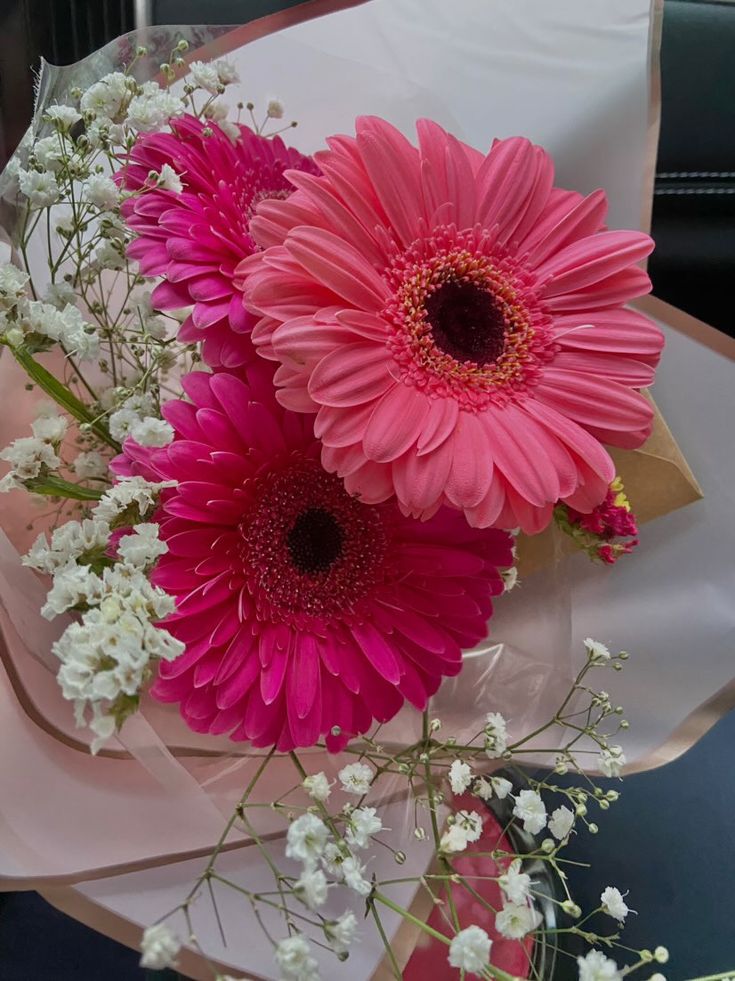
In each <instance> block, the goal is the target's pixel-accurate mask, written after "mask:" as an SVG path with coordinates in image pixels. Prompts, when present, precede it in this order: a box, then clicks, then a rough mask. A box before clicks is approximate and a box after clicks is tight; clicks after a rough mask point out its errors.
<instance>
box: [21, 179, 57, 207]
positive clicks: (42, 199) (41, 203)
mask: <svg viewBox="0 0 735 981" xmlns="http://www.w3.org/2000/svg"><path fill="white" fill-rule="evenodd" d="M18 183H19V185H20V189H21V192H22V193H23V194H25V196H26V197H27V198H28V203H29V204H30V206H31V207H32V208H48V207H49V206H50V205H52V204H55V203H56V201H58V200H59V197H60V195H61V192H60V190H59V185H58V184H57V183H56V178H55V177H54V175H53V174H50V173H49V172H48V171H45V172H44V173H39V171H37V170H20V171H19V172H18Z"/></svg>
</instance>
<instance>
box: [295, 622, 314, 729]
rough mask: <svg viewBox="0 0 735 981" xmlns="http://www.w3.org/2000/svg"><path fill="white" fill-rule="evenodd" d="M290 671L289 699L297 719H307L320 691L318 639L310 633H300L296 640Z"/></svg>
mask: <svg viewBox="0 0 735 981" xmlns="http://www.w3.org/2000/svg"><path fill="white" fill-rule="evenodd" d="M292 659H293V660H292V664H291V669H290V672H289V684H288V700H289V706H290V704H291V703H292V704H293V708H294V711H295V714H296V718H297V719H305V718H306V716H307V715H308V714H309V712H310V711H311V709H312V706H313V705H314V699H315V698H316V696H317V693H318V691H319V652H318V647H317V642H316V639H315V638H314V637H313V636H312V635H311V634H308V633H303V634H299V635H298V636H297V637H296V638H295V641H294V650H293V653H292Z"/></svg>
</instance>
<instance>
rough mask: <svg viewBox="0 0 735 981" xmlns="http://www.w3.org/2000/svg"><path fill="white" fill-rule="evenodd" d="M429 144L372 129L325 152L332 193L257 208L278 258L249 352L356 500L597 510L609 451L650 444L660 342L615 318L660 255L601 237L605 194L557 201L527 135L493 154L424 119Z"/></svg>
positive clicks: (304, 192)
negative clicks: (648, 262) (650, 397)
mask: <svg viewBox="0 0 735 981" xmlns="http://www.w3.org/2000/svg"><path fill="white" fill-rule="evenodd" d="M418 136H419V148H418V149H416V148H415V147H414V146H412V145H411V144H410V143H409V142H408V140H406V138H405V137H404V136H402V135H401V134H400V133H399V132H398V131H397V130H396V129H394V128H393V127H392V126H390V125H389V124H388V123H386V122H384V121H383V120H380V119H375V118H364V119H360V120H358V122H357V136H356V138H354V139H353V138H350V137H346V136H338V137H334V138H332V139H330V140H329V141H328V144H329V150H327V151H324V152H320V153H318V154H316V156H315V160H316V161H317V163H318V164H319V166H320V168H321V170H322V176H319V177H315V176H313V175H311V174H290V175H289V177H290V179H291V181H292V183H294V184H295V185H296V186H297V188H298V190H297V191H296V193H295V194H293V195H292V196H291V197H290V198H289V199H288V200H287V201H277V202H276V201H272V202H265V203H264V204H262V205H261V206H260V208H259V210H258V215H257V216H256V218H255V219H254V220H253V223H252V230H253V235H254V236H255V239H256V241H257V242H258V243H259V244H260V245H261V246H263V248H264V249H266V251H265V252H262V253H259V254H258V255H257V256H253V257H252V258H251V259H246V260H245V261H244V262H243V263H242V264H241V266H240V269H239V271H238V272H239V275H240V276H241V277H242V278H243V279H244V281H245V282H244V286H245V290H246V304H247V306H248V308H249V309H251V310H253V311H256V312H257V313H259V314H260V315H261V320H260V322H259V323H258V325H257V326H256V328H255V330H254V331H253V340H254V342H255V344H256V346H257V347H258V349H259V352H260V353H261V354H263V355H264V356H265V357H267V358H270V359H273V360H276V361H280V362H281V367H279V369H278V371H277V373H276V376H275V380H276V383H277V385H279V386H280V389H281V390H280V392H279V399H280V400H281V401H282V403H283V404H284V405H287V406H288V407H289V408H292V409H296V410H298V411H300V412H312V413H316V414H317V415H316V423H315V432H316V435H317V436H318V437H319V438H320V439H321V440H322V442H323V446H324V449H323V451H322V462H323V464H324V466H325V468H326V469H327V470H329V471H332V472H335V473H337V474H339V475H340V476H341V477H343V478H344V480H345V485H346V487H347V489H348V490H349V492H350V493H354V494H359V495H360V496H361V497H362V499H363V500H365V501H368V502H377V501H382V500H385V499H387V498H388V497H390V496H391V495H392V494H393V493H395V494H396V496H397V498H398V501H399V503H400V505H401V507H402V508H403V509H404V510H405V511H406V512H407V513H410V514H413V515H417V516H422V517H426V516H427V515H431V514H433V513H434V512H435V511H436V509H437V508H438V507H439V506H440V505H442V504H448V505H451V506H452V507H455V508H459V509H461V510H462V511H464V513H465V515H466V516H467V519H468V521H469V522H470V523H471V524H472V525H476V526H489V525H496V526H499V527H505V528H512V527H515V526H520V527H522V528H523V529H524V530H525V531H528V532H536V531H538V530H540V529H541V528H542V527H544V525H545V524H546V523H547V522H548V521H549V519H550V517H551V512H552V506H553V504H554V503H555V502H556V501H558V500H564V501H566V502H568V503H569V504H570V505H571V506H572V507H575V508H577V509H578V510H580V511H587V510H590V509H591V508H592V507H594V506H595V505H596V504H598V503H599V502H600V501H601V500H603V498H604V497H605V494H606V493H607V488H608V485H609V483H610V481H611V480H612V479H613V477H614V468H613V465H612V462H611V460H610V458H609V456H608V454H607V452H606V451H605V450H604V448H603V447H602V445H601V443H610V444H612V445H615V446H624V447H634V446H638V445H639V444H640V443H642V442H643V440H644V439H645V438H646V436H647V435H648V434H649V432H650V429H651V421H652V411H651V407H650V405H649V403H648V402H647V400H646V399H645V398H644V397H643V396H642V395H641V394H640V392H639V391H638V390H639V389H640V388H642V387H644V386H647V385H649V384H650V383H651V381H652V380H653V377H654V369H655V366H656V364H657V362H658V359H659V355H660V352H661V348H662V344H663V339H662V335H661V333H660V331H659V330H658V329H657V328H656V327H655V326H654V325H653V324H652V323H651V322H650V321H648V320H647V319H646V318H645V317H643V316H641V315H640V314H638V313H635V312H632V311H630V310H625V309H623V308H622V304H624V303H625V302H627V301H628V300H630V299H632V298H633V297H635V296H638V295H640V294H642V293H645V292H647V291H648V289H649V287H650V282H649V279H648V276H647V275H646V273H645V272H644V271H643V270H642V269H641V268H639V267H638V266H637V265H636V263H638V262H639V261H640V260H641V259H643V258H644V257H645V256H646V255H647V254H648V253H649V252H650V251H651V248H652V242H651V239H650V238H649V237H648V236H647V235H644V234H642V233H640V232H630V231H605V230H604V227H603V221H604V217H605V212H606V198H605V195H604V193H603V192H602V191H596V192H594V193H593V194H590V195H589V196H588V197H586V198H585V197H582V196H581V195H580V194H577V193H574V192H571V191H564V190H560V189H558V188H555V187H554V186H553V180H554V171H553V165H552V161H551V159H550V157H549V156H548V154H546V153H545V152H544V151H543V150H542V149H541V148H540V147H537V146H534V145H533V144H531V143H529V142H528V141H527V140H524V139H520V138H514V139H508V140H500V141H497V142H496V143H494V144H493V146H492V148H491V150H490V152H489V153H488V154H487V155H485V154H482V153H480V152H478V151H477V150H473V149H472V148H471V147H468V146H466V145H465V144H463V143H461V142H459V141H458V140H456V139H455V138H454V137H452V136H451V135H449V134H448V133H446V132H445V131H444V130H443V129H441V128H440V127H439V126H437V125H436V124H434V123H432V122H429V121H428V120H421V121H420V122H419V123H418Z"/></svg>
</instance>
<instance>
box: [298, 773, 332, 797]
mask: <svg viewBox="0 0 735 981" xmlns="http://www.w3.org/2000/svg"><path fill="white" fill-rule="evenodd" d="M302 786H303V788H304V790H305V791H306V793H307V794H308V795H309V797H311V799H312V800H317V801H319V802H320V803H322V804H323V803H324V802H325V801H326V800H327V799H328V798H329V795H330V794H331V792H332V789H331V788H332V784H331V783H330V782H329V780H328V779H327V775H326V773H324V772H323V771H322V770H320V771H319V773H312V774H311V775H310V776H308V777H305V778H304V782H303V784H302Z"/></svg>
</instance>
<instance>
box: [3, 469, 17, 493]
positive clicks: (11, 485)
mask: <svg viewBox="0 0 735 981" xmlns="http://www.w3.org/2000/svg"><path fill="white" fill-rule="evenodd" d="M22 486H23V484H22V483H21V482H20V481H19V480H18V478H17V477H16V476H15V474H14V473H13V471H12V470H11V471H10V473H6V474H5V476H4V477H0V494H9V493H10V491H14V490H18V489H19V488H21V487H22Z"/></svg>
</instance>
